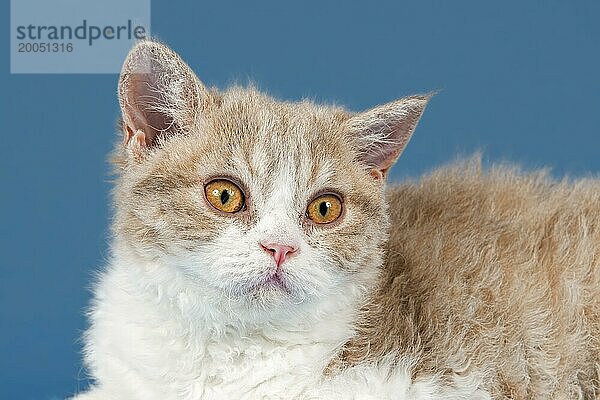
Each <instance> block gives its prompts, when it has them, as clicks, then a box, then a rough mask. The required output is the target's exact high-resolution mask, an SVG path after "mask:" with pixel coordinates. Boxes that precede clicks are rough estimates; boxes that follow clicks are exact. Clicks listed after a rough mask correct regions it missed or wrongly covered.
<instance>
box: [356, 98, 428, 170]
mask: <svg viewBox="0 0 600 400" xmlns="http://www.w3.org/2000/svg"><path fill="white" fill-rule="evenodd" d="M431 96H432V94H428V95H422V96H410V97H405V98H402V99H399V100H396V101H393V102H391V103H387V104H384V105H381V106H379V107H375V108H373V109H371V110H368V111H364V112H361V113H358V114H355V115H353V116H352V117H351V118H350V119H349V120H348V121H346V129H347V130H348V131H350V133H351V135H352V137H353V138H354V139H355V141H356V144H357V148H358V153H359V161H360V162H361V163H362V164H363V165H365V166H366V167H367V168H368V169H369V171H370V174H371V176H373V178H375V179H376V180H381V181H384V179H385V177H386V176H387V174H388V171H389V169H390V168H391V167H392V165H393V164H394V163H395V162H396V160H397V159H398V157H400V154H402V151H403V150H404V148H405V147H406V145H407V144H408V141H409V140H410V137H411V135H412V133H413V132H414V130H415V128H416V127H417V123H418V122H419V119H420V118H421V115H423V111H425V107H426V106H427V102H428V101H429V99H430V98H431Z"/></svg>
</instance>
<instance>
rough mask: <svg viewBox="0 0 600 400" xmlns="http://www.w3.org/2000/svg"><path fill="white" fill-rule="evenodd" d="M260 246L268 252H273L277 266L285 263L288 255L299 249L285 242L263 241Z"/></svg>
mask: <svg viewBox="0 0 600 400" xmlns="http://www.w3.org/2000/svg"><path fill="white" fill-rule="evenodd" d="M260 247H262V248H263V249H264V250H265V251H266V252H267V253H269V254H271V256H272V257H273V259H274V260H275V264H276V265H277V268H279V267H281V264H283V262H284V261H285V259H286V257H287V256H289V255H290V254H292V253H295V252H296V251H297V250H298V249H297V248H296V247H292V246H288V245H285V244H279V243H268V242H267V243H265V242H261V243H260Z"/></svg>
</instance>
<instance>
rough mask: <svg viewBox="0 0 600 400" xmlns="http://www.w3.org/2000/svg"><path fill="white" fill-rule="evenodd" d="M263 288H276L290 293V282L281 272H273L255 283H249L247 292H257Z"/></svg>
mask: <svg viewBox="0 0 600 400" xmlns="http://www.w3.org/2000/svg"><path fill="white" fill-rule="evenodd" d="M263 290H278V291H282V292H284V293H287V294H291V292H292V291H291V289H290V284H289V282H288V280H287V279H286V277H285V276H284V275H283V274H282V273H279V272H277V273H274V274H270V275H269V276H267V277H265V278H263V279H261V280H260V281H258V282H257V283H254V284H252V285H250V287H249V290H248V291H249V292H257V291H263Z"/></svg>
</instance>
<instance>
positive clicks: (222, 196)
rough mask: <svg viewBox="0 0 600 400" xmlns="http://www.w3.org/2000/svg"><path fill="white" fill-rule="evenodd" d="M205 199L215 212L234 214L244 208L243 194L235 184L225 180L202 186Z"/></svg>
mask: <svg viewBox="0 0 600 400" xmlns="http://www.w3.org/2000/svg"><path fill="white" fill-rule="evenodd" d="M204 192H205V193H206V199H207V200H208V202H209V203H210V204H211V205H212V206H213V207H214V208H216V209H217V210H219V211H223V212H226V213H235V212H238V211H240V210H241V209H242V208H243V207H244V202H245V199H244V193H243V192H242V189H240V188H239V187H238V186H237V185H236V184H234V183H232V182H230V181H228V180H225V179H216V180H214V181H211V182H209V183H207V184H206V186H204Z"/></svg>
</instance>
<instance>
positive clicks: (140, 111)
mask: <svg viewBox="0 0 600 400" xmlns="http://www.w3.org/2000/svg"><path fill="white" fill-rule="evenodd" d="M209 99H210V94H209V91H208V90H207V89H206V88H205V87H204V85H203V84H202V82H200V80H199V79H198V78H197V77H196V74H194V72H192V70H191V69H190V68H189V67H188V66H187V64H186V63H185V62H184V61H183V60H182V59H181V58H180V57H179V56H178V55H177V54H176V53H175V52H174V51H173V50H171V49H170V48H168V47H167V46H165V45H163V44H161V43H159V42H156V41H152V40H143V41H140V42H138V43H137V44H136V45H135V46H134V47H133V49H131V51H130V52H129V55H128V56H127V59H126V60H125V63H124V65H123V69H122V71H121V76H120V79H119V103H120V105H121V111H122V114H123V124H122V129H123V136H124V143H125V146H126V147H127V149H128V150H129V152H130V154H132V155H134V156H135V157H136V158H138V159H141V158H143V157H144V156H145V154H146V153H147V152H148V151H149V150H150V149H152V148H153V147H156V146H158V145H160V143H161V142H162V141H164V140H167V139H168V138H170V137H171V136H173V135H178V134H185V133H187V132H189V131H190V130H192V129H193V128H194V126H195V123H196V119H197V116H198V115H199V113H200V110H201V109H202V108H203V107H204V106H205V105H206V104H207V103H208V101H209Z"/></svg>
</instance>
